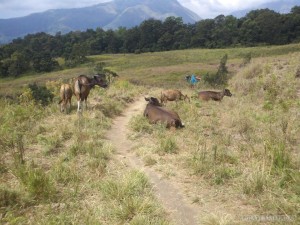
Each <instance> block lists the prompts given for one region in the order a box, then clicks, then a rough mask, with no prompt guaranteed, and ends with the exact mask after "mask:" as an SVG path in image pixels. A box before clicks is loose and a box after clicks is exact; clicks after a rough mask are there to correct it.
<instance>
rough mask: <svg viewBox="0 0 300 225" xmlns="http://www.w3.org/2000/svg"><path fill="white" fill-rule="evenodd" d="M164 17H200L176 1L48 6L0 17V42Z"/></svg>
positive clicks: (189, 19) (187, 20)
mask: <svg viewBox="0 0 300 225" xmlns="http://www.w3.org/2000/svg"><path fill="white" fill-rule="evenodd" d="M141 11H142V14H141ZM168 16H175V17H182V19H183V21H184V22H185V23H194V22H196V21H198V20H200V17H199V16H198V15H197V14H195V13H194V12H192V11H191V10H189V9H187V8H185V7H183V6H182V5H181V4H180V3H179V2H178V1H177V0H164V1H163V2H161V1H160V0H128V1H126V2H125V1H120V0H114V1H111V2H105V3H99V4H96V5H93V6H89V7H83V8H71V9H50V10H47V11H44V12H40V13H33V14H30V15H28V16H24V17H17V18H10V19H0V43H5V42H9V41H11V40H12V39H14V38H18V37H23V36H25V35H27V34H32V33H37V32H46V33H49V34H55V33H57V32H61V33H68V32H70V31H75V30H80V31H84V30H86V29H96V28H98V27H101V28H104V29H116V28H118V27H121V26H122V27H127V28H131V27H133V26H136V25H139V24H140V23H141V22H142V21H144V20H146V19H150V18H154V19H159V20H164V19H165V18H167V17H168ZM124 21H126V23H124Z"/></svg>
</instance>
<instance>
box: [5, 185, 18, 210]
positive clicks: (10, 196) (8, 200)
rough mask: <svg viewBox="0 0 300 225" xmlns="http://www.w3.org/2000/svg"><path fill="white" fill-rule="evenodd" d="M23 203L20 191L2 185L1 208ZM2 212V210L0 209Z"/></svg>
mask: <svg viewBox="0 0 300 225" xmlns="http://www.w3.org/2000/svg"><path fill="white" fill-rule="evenodd" d="M21 204H22V198H21V195H20V193H18V192H17V191H15V190H11V189H8V188H7V187H2V186H0V208H6V207H14V206H16V205H21ZM0 212H1V210H0Z"/></svg>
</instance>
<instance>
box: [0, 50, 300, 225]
mask: <svg viewBox="0 0 300 225" xmlns="http://www.w3.org/2000/svg"><path fill="white" fill-rule="evenodd" d="M298 48H299V45H291V46H277V47H261V48H258V47H257V48H248V49H242V48H241V49H238V48H237V49H223V50H185V51H174V52H162V53H149V54H140V55H126V54H125V55H104V56H93V57H91V60H92V61H94V62H98V61H101V62H105V63H106V66H107V68H109V69H111V70H113V71H115V72H117V73H118V74H119V75H120V78H118V80H116V82H114V83H113V84H112V85H111V87H110V88H109V89H107V90H104V89H100V88H97V87H96V88H95V89H93V90H92V92H91V96H90V98H89V109H88V111H85V112H84V113H83V115H82V116H81V117H79V116H78V115H77V114H76V109H75V106H74V105H75V100H74V99H73V108H72V111H71V113H70V114H62V113H60V112H59V107H58V105H57V102H58V88H59V86H60V83H61V82H62V81H63V80H68V79H70V78H72V77H75V76H77V75H79V74H82V73H85V74H87V73H90V71H91V68H92V65H86V66H85V67H82V68H76V69H72V70H65V71H60V72H54V73H49V74H41V75H38V76H37V75H35V76H26V77H22V78H19V79H16V80H1V83H0V92H1V93H0V95H2V96H3V95H7V94H9V95H14V94H15V93H22V95H21V96H20V97H19V98H18V104H17V103H15V102H11V101H8V100H5V99H0V105H1V109H2V110H1V112H0V124H1V127H0V136H1V139H0V181H1V182H0V221H1V223H8V224H30V223H31V224H36V223H37V221H38V222H39V223H40V224H66V223H74V224H170V222H169V221H170V220H169V218H168V215H167V214H166V212H165V211H164V210H163V209H162V207H161V206H160V204H159V203H158V202H157V200H156V198H155V196H154V194H153V190H152V187H151V184H150V183H149V181H148V179H147V177H145V175H144V174H143V173H142V172H140V171H135V170H132V169H130V168H128V167H126V166H125V165H123V164H122V163H120V162H118V161H117V160H116V159H115V157H114V155H115V149H114V148H113V146H112V143H109V142H108V141H107V140H106V139H105V135H104V134H105V132H106V131H107V130H108V129H109V128H110V126H111V123H112V120H113V118H114V117H115V116H116V115H119V114H120V113H121V112H122V111H123V110H124V108H125V107H126V105H127V104H129V103H130V102H132V101H134V99H135V98H136V97H137V96H140V95H144V96H145V95H148V96H150V95H151V96H155V97H159V96H160V90H161V88H166V87H180V89H181V90H182V91H183V92H184V93H187V94H188V95H190V96H191V95H194V94H195V92H196V91H197V90H199V89H208V88H209V87H208V86H207V85H204V84H199V86H198V87H197V89H196V90H191V89H189V87H188V84H187V83H186V81H185V80H184V76H185V75H186V74H191V73H196V74H198V75H202V74H204V73H207V72H215V71H216V70H217V67H218V65H219V61H220V58H221V57H222V56H223V55H224V54H228V57H229V61H228V63H227V66H228V69H229V72H230V73H231V75H232V78H231V79H230V80H229V84H228V88H229V89H230V90H231V92H232V93H233V96H232V97H231V98H229V97H224V99H223V101H222V102H221V103H219V102H201V101H199V100H197V99H192V100H191V102H190V103H188V102H180V103H178V104H175V103H168V106H167V107H170V108H173V109H175V110H176V111H177V112H178V113H179V115H180V117H181V118H182V120H183V121H184V123H185V126H186V127H185V128H184V129H180V130H177V131H174V130H166V129H165V128H164V127H163V126H161V125H156V126H153V125H149V124H148V122H147V120H146V119H145V118H144V117H143V116H142V113H141V114H140V115H139V116H137V117H133V118H132V120H131V122H130V124H129V125H130V129H131V132H132V133H131V135H130V137H129V138H130V139H131V140H134V142H135V143H137V144H136V146H135V147H134V151H135V152H136V153H137V154H138V155H139V157H141V158H142V159H143V161H144V163H145V165H147V166H150V167H152V168H153V169H155V170H156V171H158V172H159V173H161V174H162V175H163V176H164V177H165V178H166V179H170V180H171V181H174V182H176V183H177V184H179V186H180V187H182V188H183V189H184V191H185V193H186V194H187V196H188V198H189V200H190V201H191V202H193V203H194V204H197V205H199V206H200V207H201V208H202V210H201V212H200V214H201V218H202V220H201V224H243V223H248V222H249V223H250V224H252V223H253V224H256V223H262V224H267V223H269V224H271V223H277V224H286V223H287V222H289V223H291V224H298V223H299V216H300V215H299V210H298V209H299V207H300V190H299V183H300V175H299V169H300V160H299V159H300V155H299V154H300V153H299V146H300V142H299V136H300V121H299V112H300V79H299V78H295V75H296V73H297V71H298V69H299V68H298V62H299V60H300V54H299V53H293V52H294V51H295V50H297V49H298ZM249 52H251V54H252V57H253V60H252V62H251V63H250V64H248V65H247V66H246V67H240V64H241V63H242V61H243V58H244V56H245V55H246V54H248V53H249ZM128 80H130V81H132V82H133V83H134V84H132V83H130V82H128ZM33 82H38V83H43V84H46V86H47V88H48V89H49V90H50V91H51V92H53V93H54V95H55V98H54V102H53V103H51V104H50V105H48V106H46V107H42V106H40V105H37V104H36V103H35V102H34V101H33V98H32V94H31V93H30V91H29V90H28V89H26V84H29V83H33ZM136 84H139V85H136ZM141 143H142V144H141ZM237 208H239V210H237ZM272 215H273V217H270V216H272ZM255 216H257V217H255ZM264 216H265V217H264ZM267 216H269V217H267ZM288 216H289V217H288ZM274 218H275V219H274Z"/></svg>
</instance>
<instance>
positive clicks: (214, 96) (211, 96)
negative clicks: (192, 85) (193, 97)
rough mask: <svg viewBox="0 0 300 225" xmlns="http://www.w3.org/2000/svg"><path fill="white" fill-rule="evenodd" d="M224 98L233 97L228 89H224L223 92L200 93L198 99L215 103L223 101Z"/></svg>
mask: <svg viewBox="0 0 300 225" xmlns="http://www.w3.org/2000/svg"><path fill="white" fill-rule="evenodd" d="M224 96H228V97H231V96H232V94H231V92H230V91H229V90H228V89H224V90H223V91H220V92H218V91H200V92H199V93H198V98H199V99H201V100H203V101H209V100H214V101H222V99H223V97H224Z"/></svg>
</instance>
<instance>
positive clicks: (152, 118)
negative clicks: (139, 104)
mask: <svg viewBox="0 0 300 225" xmlns="http://www.w3.org/2000/svg"><path fill="white" fill-rule="evenodd" d="M145 100H146V101H148V104H147V106H146V108H145V111H144V116H145V117H147V118H148V120H149V122H150V123H152V124H155V123H158V122H160V123H165V124H166V127H167V128H170V127H176V128H178V127H184V125H183V124H182V122H181V119H180V118H179V116H178V114H177V113H176V112H174V111H172V110H170V109H166V108H163V107H161V106H162V105H161V104H160V103H159V101H158V99H157V98H154V97H150V98H145Z"/></svg>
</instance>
